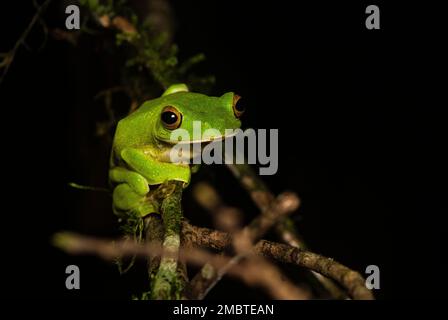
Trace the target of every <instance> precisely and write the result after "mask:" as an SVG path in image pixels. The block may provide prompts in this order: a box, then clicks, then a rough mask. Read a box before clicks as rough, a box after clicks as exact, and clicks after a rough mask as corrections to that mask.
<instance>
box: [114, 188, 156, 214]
mask: <svg viewBox="0 0 448 320" xmlns="http://www.w3.org/2000/svg"><path fill="white" fill-rule="evenodd" d="M113 210H114V213H115V214H117V215H123V213H125V212H129V211H132V212H135V213H137V214H138V215H139V216H140V217H144V216H146V215H148V214H150V213H154V212H155V213H157V212H158V208H157V205H156V204H154V203H153V202H152V201H150V200H148V198H147V197H146V196H145V195H141V194H139V193H137V192H135V191H134V189H133V188H131V187H130V186H129V185H128V184H127V183H122V184H119V185H118V186H116V187H115V189H114V192H113Z"/></svg>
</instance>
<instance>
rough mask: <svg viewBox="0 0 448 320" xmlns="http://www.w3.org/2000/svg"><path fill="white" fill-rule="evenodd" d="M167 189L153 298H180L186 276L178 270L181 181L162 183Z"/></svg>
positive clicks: (162, 212)
mask: <svg viewBox="0 0 448 320" xmlns="http://www.w3.org/2000/svg"><path fill="white" fill-rule="evenodd" d="M162 189H164V190H167V191H166V193H165V197H164V199H163V200H162V204H161V206H160V208H161V214H162V222H163V227H164V239H163V245H162V246H163V255H162V256H161V260H160V264H159V269H158V271H157V272H156V274H155V276H154V278H153V281H152V283H151V298H152V299H162V300H167V299H180V298H181V296H182V293H183V290H184V287H185V282H184V281H185V278H184V277H183V276H181V275H180V274H179V273H178V272H177V271H178V257H179V248H180V233H181V223H182V207H181V200H182V190H183V183H182V182H180V181H168V182H166V183H165V184H163V185H162Z"/></svg>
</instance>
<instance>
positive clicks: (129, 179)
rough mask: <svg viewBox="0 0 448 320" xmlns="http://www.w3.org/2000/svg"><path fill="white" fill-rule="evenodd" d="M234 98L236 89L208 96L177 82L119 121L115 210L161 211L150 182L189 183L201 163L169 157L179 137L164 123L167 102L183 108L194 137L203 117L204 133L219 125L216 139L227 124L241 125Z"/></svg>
mask: <svg viewBox="0 0 448 320" xmlns="http://www.w3.org/2000/svg"><path fill="white" fill-rule="evenodd" d="M233 100H234V93H232V92H228V93H226V94H224V95H222V96H221V97H209V96H206V95H203V94H199V93H193V92H188V88H187V86H186V85H184V84H175V85H172V86H170V87H169V88H168V89H167V90H166V91H165V93H164V94H163V95H162V97H160V98H157V99H154V100H149V101H146V102H145V103H143V105H142V106H140V107H139V108H138V109H137V110H136V111H135V112H133V113H132V114H130V115H129V116H127V117H126V118H124V119H122V120H121V121H119V122H118V126H117V129H116V132H115V137H114V141H113V147H112V154H111V160H110V170H109V179H110V182H111V185H112V186H113V187H114V191H113V209H114V212H115V213H116V214H118V215H120V214H121V213H123V212H129V211H133V212H135V213H137V214H138V215H139V216H142V217H143V216H145V215H147V214H149V213H152V212H158V208H157V207H156V206H155V204H154V203H151V202H150V201H148V198H147V197H146V196H147V194H148V192H149V190H150V186H153V185H159V184H161V183H163V182H165V181H168V180H177V181H182V182H184V183H185V186H187V185H188V183H189V182H190V177H191V173H192V171H193V172H195V170H196V169H197V166H196V167H194V166H192V165H189V164H182V163H172V162H171V161H170V157H169V153H170V150H171V148H172V147H173V145H175V144H176V143H177V141H172V140H170V135H171V132H172V131H173V130H169V129H167V128H165V126H164V125H163V123H162V120H161V114H162V111H163V109H164V108H165V107H167V106H171V107H174V108H175V109H177V111H178V112H180V114H182V122H181V124H180V127H179V128H182V129H185V130H187V131H188V132H189V134H190V137H192V136H193V121H201V131H202V132H201V136H202V133H203V132H204V131H205V130H207V129H210V128H214V129H217V130H219V132H221V137H215V139H216V138H225V129H236V128H239V127H240V125H241V122H240V120H239V119H237V118H236V117H235V115H234V111H233ZM207 141H210V140H201V142H203V143H205V142H207ZM194 142H195V143H196V142H197V141H194ZM187 143H188V142H187ZM190 143H192V141H190ZM190 156H192V155H190Z"/></svg>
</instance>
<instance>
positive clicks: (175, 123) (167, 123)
mask: <svg viewBox="0 0 448 320" xmlns="http://www.w3.org/2000/svg"><path fill="white" fill-rule="evenodd" d="M154 109H155V110H157V111H156V114H155V115H156V116H157V120H156V121H157V122H156V123H155V126H154V130H155V132H154V136H155V138H156V139H158V140H160V141H164V142H166V143H171V144H174V143H177V142H178V140H175V139H173V138H172V133H173V131H174V130H176V129H183V130H178V131H177V132H180V131H183V133H188V136H189V141H188V142H189V143H193V142H206V141H210V140H217V139H223V138H226V137H228V136H229V134H228V132H226V129H237V128H239V127H240V126H241V121H240V119H239V118H240V117H241V115H242V114H243V112H244V110H243V108H242V104H241V101H240V97H239V96H238V95H236V94H234V93H233V92H228V93H225V94H223V95H222V96H220V97H210V96H206V95H203V94H199V93H193V92H189V91H188V88H187V87H186V86H185V85H184V84H176V85H172V86H171V87H169V88H168V89H167V90H166V91H165V93H164V94H163V96H162V97H161V98H159V99H157V107H156V108H154ZM194 122H196V123H194ZM199 123H200V126H199V125H198V124H199ZM211 129H213V130H211ZM183 141H184V142H187V141H186V140H185V139H183Z"/></svg>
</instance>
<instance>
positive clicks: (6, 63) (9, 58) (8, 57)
mask: <svg viewBox="0 0 448 320" xmlns="http://www.w3.org/2000/svg"><path fill="white" fill-rule="evenodd" d="M50 2H51V0H46V1H45V2H44V3H43V4H42V5H41V6H40V7H38V8H37V11H36V13H35V14H34V16H33V18H32V19H31V21H30V23H29V24H28V27H27V28H26V29H25V31H24V32H23V33H22V35H21V36H20V38H19V39H18V40H17V41H16V43H15V44H14V47H13V48H12V49H11V50H10V51H9V52H7V53H6V54H4V57H3V60H2V61H1V62H0V69H1V68H4V69H3V73H2V75H1V76H0V84H1V83H2V82H3V80H4V78H5V76H6V73H7V72H8V70H9V67H10V66H11V64H12V62H13V60H14V57H15V55H16V53H17V50H18V49H19V47H20V46H21V45H24V44H25V45H26V43H25V41H26V38H27V37H28V34H29V33H30V32H31V30H32V29H33V27H34V25H35V24H36V23H37V22H39V21H41V20H40V19H41V15H42V14H43V12H44V11H45V9H46V8H47V6H48V5H49V4H50Z"/></svg>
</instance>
